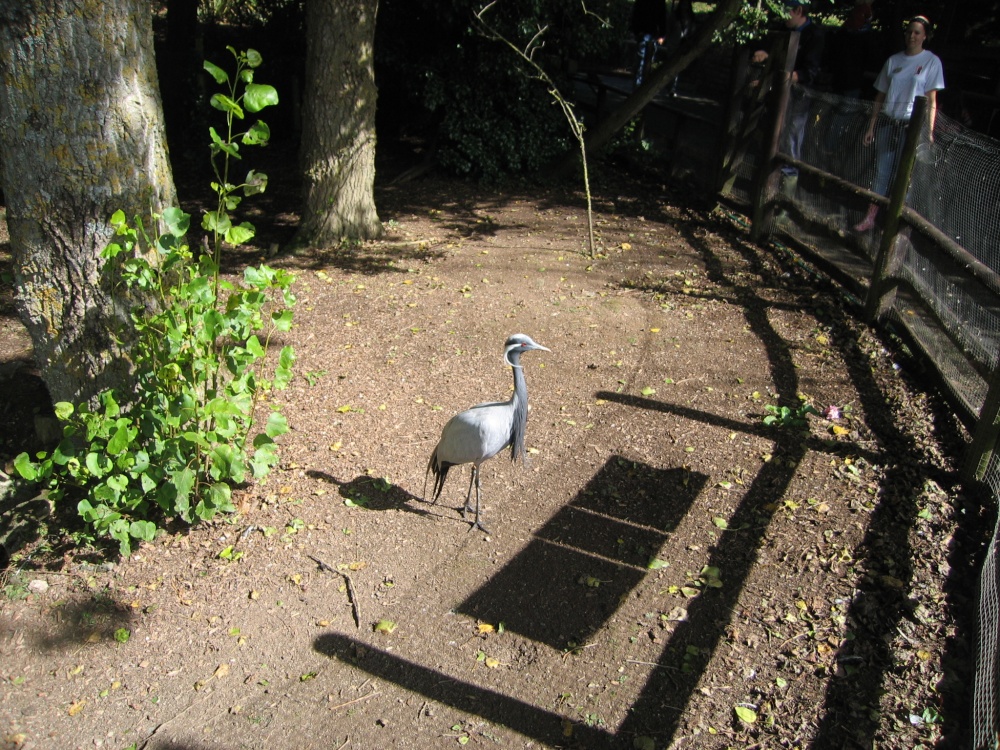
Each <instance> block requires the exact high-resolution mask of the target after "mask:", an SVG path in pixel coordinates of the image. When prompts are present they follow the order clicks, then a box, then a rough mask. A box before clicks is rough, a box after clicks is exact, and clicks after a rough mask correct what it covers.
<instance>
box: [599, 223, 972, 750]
mask: <svg viewBox="0 0 1000 750" xmlns="http://www.w3.org/2000/svg"><path fill="white" fill-rule="evenodd" d="M698 226H699V223H698V222H697V221H695V222H690V223H686V224H682V225H681V226H680V227H679V229H680V230H681V232H682V234H683V235H684V236H685V239H686V240H687V241H688V243H689V244H690V246H691V247H692V248H694V249H695V250H696V251H698V252H699V253H700V254H701V256H702V259H703V261H704V263H705V267H706V270H707V272H708V276H709V278H710V279H711V280H712V281H713V282H715V283H716V284H719V285H721V286H724V287H726V288H732V289H733V290H734V294H735V297H736V299H737V301H738V302H739V304H740V305H742V307H743V308H744V310H745V315H746V317H747V322H748V325H749V327H750V329H751V330H752V331H753V332H754V334H755V335H756V336H757V337H758V338H759V339H760V340H761V341H762V342H764V343H765V345H766V346H767V350H768V353H769V355H768V356H769V358H770V359H771V367H772V378H773V379H774V382H775V383H776V384H777V385H778V394H779V399H780V400H781V401H782V402H783V403H786V404H794V403H795V401H796V400H797V396H796V394H797V392H798V388H797V378H796V375H795V370H794V367H793V362H792V359H791V352H790V351H789V350H788V348H787V344H786V343H785V342H784V341H783V340H782V338H781V336H780V335H779V334H777V333H776V332H775V331H774V330H773V329H772V328H771V325H770V323H769V321H768V314H767V311H768V309H769V307H770V303H769V302H768V301H767V300H766V299H764V298H763V297H762V296H760V293H759V291H758V290H757V289H755V288H753V287H751V286H749V285H748V284H747V283H746V281H745V280H741V279H740V278H739V277H731V276H730V274H729V272H728V268H727V266H726V264H725V263H724V262H723V260H722V259H721V258H719V257H718V256H717V255H716V254H715V253H714V252H713V250H712V249H711V246H710V245H709V244H708V243H706V242H705V241H704V239H702V236H701V233H700V232H699V231H698ZM730 244H731V246H732V247H733V249H734V250H736V251H737V253H738V254H739V255H740V256H741V257H742V258H743V260H745V261H746V263H747V264H748V265H749V266H750V268H751V269H752V270H754V271H756V272H758V273H761V274H762V275H763V277H764V278H769V277H773V274H770V273H767V272H766V269H765V267H764V255H763V252H762V250H761V249H760V248H757V247H755V246H753V245H751V244H749V243H747V242H746V241H745V240H744V239H743V238H742V236H736V235H735V234H734V235H733V236H732V237H731V238H730ZM769 257H773V256H769ZM786 268H787V273H786V274H785V276H784V278H786V279H788V280H787V281H785V282H783V284H782V285H783V288H784V291H786V292H788V293H790V294H792V295H793V297H794V298H795V299H797V300H798V302H799V304H800V305H801V306H802V307H809V306H812V304H813V303H812V299H813V295H814V294H815V292H816V288H817V286H820V287H826V290H827V291H828V292H831V293H832V294H836V289H834V288H832V287H831V286H828V285H827V283H826V282H823V281H822V280H821V279H820V278H818V277H808V278H807V277H806V270H805V268H804V267H803V266H800V265H789V264H786ZM834 299H836V298H834ZM816 313H817V314H818V315H819V316H820V317H821V318H825V319H826V322H827V324H828V325H829V326H830V327H831V331H832V333H833V336H832V337H831V338H832V340H833V341H834V342H835V345H836V346H838V348H840V351H841V354H842V356H843V358H844V361H846V362H847V363H848V368H849V370H848V372H849V376H850V378H851V380H852V382H853V385H854V387H855V389H856V390H857V392H858V393H859V394H861V397H862V404H861V406H862V407H863V409H864V412H865V414H866V415H868V419H867V424H868V426H869V428H870V429H871V430H872V431H873V433H874V435H875V438H876V440H877V444H878V445H879V447H880V452H881V453H882V455H881V456H873V457H872V459H873V463H878V464H883V465H886V470H885V472H884V475H883V476H882V478H881V481H880V488H879V494H878V497H877V502H876V506H875V509H874V511H873V513H872V514H871V516H870V518H869V523H868V526H867V529H866V533H865V537H864V540H863V541H862V543H861V544H860V545H859V547H858V548H857V549H856V550H854V553H853V557H854V559H855V560H856V561H858V564H860V565H861V566H862V567H863V569H864V570H865V573H866V575H865V577H864V578H863V588H862V589H861V590H860V591H859V592H858V593H857V595H856V596H855V598H854V599H853V601H852V602H851V605H850V608H849V611H848V627H849V629H850V630H851V631H852V632H853V633H854V637H853V638H852V639H848V640H846V641H845V642H844V645H843V646H842V648H841V650H840V652H839V653H838V657H837V658H838V661H840V662H842V663H848V662H849V663H851V664H853V665H855V666H856V667H857V670H856V671H855V672H854V674H853V675H852V676H851V677H849V678H846V679H838V680H831V681H830V682H829V688H828V691H827V695H826V702H825V710H824V711H823V712H822V714H821V715H822V721H821V725H820V728H819V732H818V735H817V737H816V740H815V743H814V747H817V748H841V747H853V746H870V745H871V744H872V742H873V741H875V734H876V731H877V728H878V721H877V715H878V714H877V709H878V706H879V698H880V696H881V691H882V685H883V681H884V680H885V678H886V676H887V674H888V673H889V671H890V670H892V668H893V655H892V646H891V643H892V640H893V639H894V637H895V636H896V633H897V630H898V628H899V625H900V621H901V619H902V618H905V617H910V618H912V617H914V616H915V614H914V603H913V602H912V601H911V600H909V599H908V598H907V597H906V595H905V592H906V591H907V590H908V589H909V588H910V585H911V582H912V576H913V562H914V560H913V557H914V550H913V549H912V548H911V546H910V538H909V535H910V532H911V529H912V528H913V527H914V525H915V522H916V514H917V512H918V511H919V510H920V508H919V507H918V499H919V498H920V495H921V492H922V489H923V487H924V485H925V483H926V482H927V481H928V480H933V481H934V482H936V483H937V484H938V485H939V486H941V487H942V488H943V489H944V490H945V491H946V492H949V493H950V494H958V495H959V496H960V498H961V502H963V503H964V507H959V508H957V509H956V511H957V512H958V513H959V518H958V521H959V528H960V530H961V531H960V537H961V541H960V543H959V544H957V545H956V548H957V547H958V546H961V548H963V549H964V550H965V551H966V554H965V555H963V556H962V558H961V560H960V561H958V564H957V565H955V566H954V567H952V568H951V569H950V571H949V572H948V576H947V582H946V585H945V590H946V591H947V592H948V595H949V597H950V600H949V604H950V605H952V606H955V607H957V608H958V609H956V611H958V612H963V613H965V618H963V619H964V620H965V625H966V627H964V628H963V629H962V633H963V634H971V633H974V632H975V622H974V618H975V612H976V607H975V605H974V601H975V580H976V572H975V571H977V570H978V568H979V561H980V560H981V556H982V550H983V547H984V546H985V544H986V543H987V542H988V538H989V529H990V525H989V524H988V523H983V520H984V519H982V515H983V511H982V510H981V508H982V505H980V504H979V498H977V497H976V495H975V493H974V492H972V493H965V494H963V493H960V492H959V489H960V488H959V486H958V477H957V475H955V474H952V473H949V472H942V471H941V470H940V469H938V468H937V466H936V464H935V461H934V459H933V457H932V456H930V455H928V454H927V452H926V446H925V445H924V444H922V443H921V442H920V441H919V436H917V435H914V434H910V433H908V432H907V431H904V430H903V429H901V427H900V426H899V425H897V424H896V423H895V421H894V420H893V414H894V410H893V405H892V404H891V403H889V402H888V401H887V395H886V392H885V389H884V388H883V384H882V383H880V382H878V381H877V380H876V379H875V376H874V374H873V369H872V368H871V366H870V364H869V362H868V356H867V354H866V353H865V352H864V350H863V347H862V345H861V341H860V332H859V327H858V325H857V323H856V322H855V320H854V319H853V318H852V316H851V315H850V313H849V310H848V308H847V307H846V306H845V305H840V304H828V305H824V307H823V308H822V309H819V310H816ZM886 346H887V347H888V348H890V350H892V351H895V352H897V353H898V354H900V358H901V359H902V360H903V362H904V363H905V364H907V365H910V367H904V368H903V372H904V373H911V372H912V373H919V371H920V368H919V367H918V366H917V363H916V362H914V361H912V360H910V361H907V356H906V353H905V349H903V350H902V351H900V350H899V347H898V346H897V344H894V343H893V342H886ZM911 388H912V389H913V390H923V391H925V392H930V393H933V389H932V388H931V387H930V384H929V383H928V382H926V381H919V379H918V382H914V383H912V384H911ZM601 397H603V398H607V399H611V398H613V397H614V395H613V394H604V395H602V396H601ZM619 398H620V397H619ZM931 403H932V404H933V405H934V407H935V411H936V413H937V415H938V416H937V418H936V425H939V426H940V429H939V430H938V435H939V439H943V440H944V441H945V442H946V443H950V444H951V445H952V446H953V447H954V452H953V454H954V455H960V454H961V451H962V449H963V447H964V442H963V440H962V438H961V435H960V432H959V430H958V426H957V423H956V420H955V418H954V415H953V413H952V412H951V410H950V409H948V408H947V404H946V403H945V402H944V400H943V399H941V398H940V397H936V398H932V399H931ZM810 447H811V448H813V449H815V448H816V447H817V446H810ZM805 450H806V445H805V444H803V443H802V442H801V441H799V440H797V439H795V438H794V437H793V436H791V435H789V437H788V438H787V439H781V440H779V442H778V444H777V445H776V446H775V451H774V452H775V454H776V455H777V454H778V453H780V454H781V455H782V456H783V458H784V461H783V463H785V464H786V465H797V464H798V462H799V461H801V459H802V457H803V456H804V452H805ZM890 456H891V457H892V459H891V461H890V460H889V457H890ZM775 472H776V470H775V468H773V467H771V466H770V464H768V465H765V467H764V468H763V469H762V471H761V473H760V475H758V477H757V478H756V479H755V481H754V483H753V485H752V486H751V487H750V488H749V490H748V492H747V495H746V499H745V500H744V502H743V503H741V505H740V508H739V509H738V511H737V514H736V515H735V516H734V518H733V519H731V520H730V525H731V526H732V525H735V523H740V519H741V516H744V515H745V514H746V512H747V511H746V508H747V507H749V506H752V505H753V504H754V502H755V498H757V499H759V500H761V501H764V500H765V499H766V498H768V497H774V496H780V494H782V492H783V489H784V488H785V487H786V486H787V483H788V482H789V481H790V479H791V476H792V474H788V473H787V472H784V471H781V472H778V474H779V475H775V476H768V475H772V474H775ZM793 473H794V472H793ZM966 511H971V512H966ZM758 515H759V514H758ZM742 520H743V521H747V520H749V519H748V518H743V519H742ZM760 520H763V519H761V518H758V522H760ZM753 537H754V535H753V534H751V537H750V538H746V537H744V539H743V544H744V545H745V547H744V549H742V550H730V551H728V552H727V551H720V553H719V559H718V561H716V560H715V558H714V556H713V562H712V563H710V564H712V565H719V566H720V567H722V568H723V569H725V570H727V571H729V573H728V575H727V583H728V580H733V579H732V575H733V572H734V571H739V570H740V567H741V565H740V558H741V556H742V555H745V554H752V548H753V547H756V546H758V545H759V538H758V539H757V540H756V541H755V540H754V538H753ZM956 556H957V549H954V550H952V551H951V554H950V557H951V559H952V560H956ZM897 581H899V582H901V584H902V585H898V584H897V583H896V582H897ZM728 591H729V589H728V586H727V592H728ZM695 605H696V606H695V607H692V609H691V610H689V619H688V622H687V623H683V624H682V627H681V628H678V631H677V634H676V636H675V639H677V638H681V639H682V641H683V634H684V633H685V632H686V631H690V632H691V633H698V634H699V636H700V638H701V640H702V641H707V642H705V643H699V644H698V645H699V646H700V647H703V648H714V646H715V645H716V644H717V642H718V639H719V637H721V630H719V626H718V625H717V624H716V625H715V626H714V629H715V637H714V638H711V637H708V635H707V634H710V633H711V632H712V630H713V625H712V622H713V621H712V619H711V615H710V614H707V613H706V614H702V613H701V611H700V609H701V607H702V602H701V601H700V600H699V601H696V602H695ZM673 648H674V645H673V641H672V643H671V645H670V646H669V647H668V650H670V649H673ZM944 664H945V668H946V669H947V670H949V671H948V672H947V673H946V675H945V678H944V680H943V681H942V683H941V685H940V691H941V694H942V704H943V705H947V706H948V707H949V708H950V709H951V710H950V711H949V712H948V713H947V714H945V717H946V718H945V721H946V723H945V726H944V733H945V736H946V738H947V740H946V741H947V743H948V746H949V747H962V746H963V742H964V741H965V735H966V732H967V724H968V721H967V719H968V706H969V705H970V704H971V700H970V699H971V695H970V693H969V685H970V684H971V664H972V657H971V653H970V644H969V643H968V641H967V640H966V636H964V635H960V636H958V637H957V638H955V639H953V640H952V641H951V642H950V643H949V652H948V654H947V657H946V658H945V659H944ZM670 693H671V691H670V690H667V691H666V692H664V688H663V686H660V687H658V688H657V687H654V689H653V690H651V691H649V692H648V693H647V694H644V696H643V699H642V701H640V703H641V704H643V705H644V706H645V707H646V708H648V709H655V708H656V707H657V706H658V705H663V703H664V701H665V700H666V699H667V695H668V694H670ZM671 699H674V698H673V697H672V695H671ZM674 700H675V699H674ZM674 705H676V704H674ZM632 715H633V716H646V715H649V714H648V712H647V711H641V710H637V711H634V712H633V714H632Z"/></svg>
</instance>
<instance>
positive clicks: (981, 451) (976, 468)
mask: <svg viewBox="0 0 1000 750" xmlns="http://www.w3.org/2000/svg"><path fill="white" fill-rule="evenodd" d="M998 440H1000V361H998V362H995V363H994V365H993V372H991V373H990V379H989V390H987V391H986V398H985V399H984V400H983V407H982V408H981V409H980V410H979V419H978V420H977V421H976V427H975V429H974V430H973V431H972V442H971V443H970V444H969V450H968V452H967V453H966V456H965V462H964V463H963V465H962V469H961V475H962V479H964V480H967V481H969V480H974V481H977V482H981V481H982V480H983V477H984V476H985V475H986V469H987V468H988V467H989V465H990V459H991V458H993V454H994V453H995V452H996V450H997V441H998Z"/></svg>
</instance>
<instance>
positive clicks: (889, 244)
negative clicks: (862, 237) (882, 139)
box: [865, 96, 927, 323]
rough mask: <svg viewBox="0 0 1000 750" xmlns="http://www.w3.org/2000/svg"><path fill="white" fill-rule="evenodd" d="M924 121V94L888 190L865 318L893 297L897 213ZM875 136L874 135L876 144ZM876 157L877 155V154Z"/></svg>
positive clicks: (871, 318)
mask: <svg viewBox="0 0 1000 750" xmlns="http://www.w3.org/2000/svg"><path fill="white" fill-rule="evenodd" d="M926 122H927V97H925V96H918V97H917V98H916V99H915V100H914V102H913V114H912V115H911V116H910V123H909V125H907V127H906V140H905V141H904V143H903V151H902V153H901V154H900V156H899V164H898V165H897V166H896V174H895V177H893V181H892V187H891V189H890V190H889V205H888V207H887V208H886V210H885V223H884V224H883V226H882V239H881V241H880V242H879V246H878V253H877V254H876V256H875V263H874V266H873V268H872V279H871V283H870V284H869V285H868V297H867V299H866V300H865V321H866V322H868V323H875V322H876V321H877V320H879V319H880V318H881V317H882V316H883V315H884V314H885V311H886V310H887V309H888V308H889V306H890V305H892V302H893V299H894V298H895V296H896V286H897V283H896V282H895V281H893V280H892V279H891V278H888V279H887V278H886V277H887V276H891V275H892V273H893V272H894V271H895V270H896V268H897V267H898V266H899V263H898V255H899V251H898V245H899V227H900V215H901V214H902V212H903V206H904V205H905V204H906V194H907V192H909V190H910V177H911V175H912V174H913V164H914V162H916V160H917V146H919V145H920V136H921V134H922V133H923V132H924V128H925V124H926ZM877 143H878V135H876V144H877ZM876 158H878V156H877V155H876Z"/></svg>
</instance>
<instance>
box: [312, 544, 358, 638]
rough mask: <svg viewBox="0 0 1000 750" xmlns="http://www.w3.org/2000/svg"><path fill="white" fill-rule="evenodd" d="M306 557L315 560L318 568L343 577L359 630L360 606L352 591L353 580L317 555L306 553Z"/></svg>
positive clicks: (355, 623) (356, 596) (355, 594)
mask: <svg viewBox="0 0 1000 750" xmlns="http://www.w3.org/2000/svg"><path fill="white" fill-rule="evenodd" d="M307 557H308V558H309V559H310V560H312V561H313V562H315V563H316V564H317V565H319V567H320V570H326V571H328V572H330V573H333V574H334V575H341V576H343V577H344V581H345V582H346V583H347V598H348V599H350V600H351V609H352V611H353V613H354V625H355V627H356V628H357V629H358V630H360V629H361V607H360V605H359V604H358V595H357V593H355V591H354V581H352V580H351V577H350V576H349V575H348V574H347V573H345V572H344V571H342V570H337V569H336V568H332V567H330V566H329V565H327V564H326V563H325V562H323V561H322V560H320V559H319V558H318V557H314V556H313V555H307Z"/></svg>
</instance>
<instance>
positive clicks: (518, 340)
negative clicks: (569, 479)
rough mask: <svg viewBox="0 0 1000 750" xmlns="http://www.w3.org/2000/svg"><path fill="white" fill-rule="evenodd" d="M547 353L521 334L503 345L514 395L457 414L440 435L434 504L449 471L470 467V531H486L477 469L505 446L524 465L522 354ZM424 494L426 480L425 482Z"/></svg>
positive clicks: (433, 467) (431, 465)
mask: <svg viewBox="0 0 1000 750" xmlns="http://www.w3.org/2000/svg"><path fill="white" fill-rule="evenodd" d="M533 350H541V351H546V352H547V351H549V350H548V349H546V348H545V347H544V346H542V345H541V344H536V343H535V342H534V341H532V340H531V338H530V337H528V336H525V335H524V334H523V333H515V334H514V335H513V336H511V337H510V338H508V339H507V341H506V343H505V344H504V361H505V362H506V363H507V364H509V365H510V366H511V369H512V370H513V372H514V393H513V395H512V396H511V397H510V400H508V401H502V402H496V403H487V404H479V405H478V406H473V407H472V408H471V409H467V410H466V411H463V412H461V413H459V414H456V415H455V416H454V417H452V418H451V419H450V420H448V424H446V425H445V426H444V429H443V430H442V431H441V439H440V440H439V441H438V444H437V447H436V448H434V452H433V453H432V454H431V459H430V461H429V462H428V464H427V473H428V474H433V475H434V489H433V493H434V502H435V503H436V502H437V501H438V498H439V497H441V490H442V489H443V488H444V480H445V479H446V478H447V476H448V469H450V468H451V467H452V466H458V465H460V464H467V463H471V464H472V476H471V477H470V478H469V491H468V493H466V496H465V508H464V509H463V511H462V513H463V517H464V518H465V519H466V520H468V513H469V511H470V510H472V508H471V505H470V500H471V497H472V486H473V484H475V486H476V519H475V521H474V522H473V524H472V527H474V528H478V529H480V530H482V531H486V529H485V528H483V525H482V523H480V520H479V519H480V507H479V499H480V483H479V466H480V465H481V464H482V463H483V462H484V461H487V460H489V459H491V458H493V456H495V455H496V454H497V453H499V452H500V451H502V450H503V449H504V448H506V447H507V446H510V460H511V461H516V460H517V459H518V458H520V459H521V460H522V461H524V456H525V445H524V430H525V426H526V424H527V422H528V388H527V384H526V383H525V380H524V372H523V371H522V369H521V354H523V353H524V352H528V351H533ZM424 489H425V491H426V478H425V480H424Z"/></svg>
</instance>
